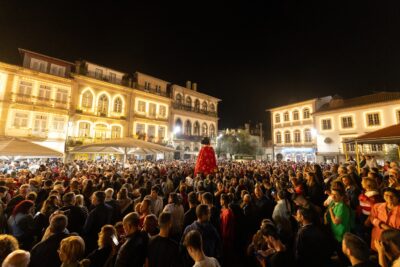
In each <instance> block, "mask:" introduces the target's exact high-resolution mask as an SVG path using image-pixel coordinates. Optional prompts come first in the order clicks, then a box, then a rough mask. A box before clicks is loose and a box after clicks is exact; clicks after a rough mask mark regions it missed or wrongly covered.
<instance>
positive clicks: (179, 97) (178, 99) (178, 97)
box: [175, 94, 182, 104]
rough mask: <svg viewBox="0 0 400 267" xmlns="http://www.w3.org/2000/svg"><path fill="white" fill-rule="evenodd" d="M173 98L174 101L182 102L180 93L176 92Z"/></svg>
mask: <svg viewBox="0 0 400 267" xmlns="http://www.w3.org/2000/svg"><path fill="white" fill-rule="evenodd" d="M175 99H176V102H178V103H179V104H182V95H181V94H177V95H176V97H175Z"/></svg>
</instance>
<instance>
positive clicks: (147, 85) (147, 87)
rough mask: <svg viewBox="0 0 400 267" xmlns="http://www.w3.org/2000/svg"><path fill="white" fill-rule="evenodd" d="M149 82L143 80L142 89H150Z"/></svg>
mask: <svg viewBox="0 0 400 267" xmlns="http://www.w3.org/2000/svg"><path fill="white" fill-rule="evenodd" d="M150 87H151V83H149V82H144V89H147V90H150Z"/></svg>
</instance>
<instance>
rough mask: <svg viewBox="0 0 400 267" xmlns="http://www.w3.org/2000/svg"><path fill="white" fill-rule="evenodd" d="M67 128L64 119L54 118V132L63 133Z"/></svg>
mask: <svg viewBox="0 0 400 267" xmlns="http://www.w3.org/2000/svg"><path fill="white" fill-rule="evenodd" d="M64 126H65V118H64V117H54V118H53V130H55V131H57V132H62V131H63V130H64Z"/></svg>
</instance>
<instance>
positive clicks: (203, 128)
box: [201, 123, 208, 136]
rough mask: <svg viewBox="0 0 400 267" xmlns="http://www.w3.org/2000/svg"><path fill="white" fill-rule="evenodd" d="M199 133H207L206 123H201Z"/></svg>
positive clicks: (204, 134) (205, 134) (203, 134)
mask: <svg viewBox="0 0 400 267" xmlns="http://www.w3.org/2000/svg"><path fill="white" fill-rule="evenodd" d="M201 135H202V136H207V135H208V127H207V124H206V123H203V125H202V126H201Z"/></svg>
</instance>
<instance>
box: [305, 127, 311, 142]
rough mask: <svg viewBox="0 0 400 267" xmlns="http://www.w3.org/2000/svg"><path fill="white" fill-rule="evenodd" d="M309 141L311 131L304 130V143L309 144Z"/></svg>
mask: <svg viewBox="0 0 400 267" xmlns="http://www.w3.org/2000/svg"><path fill="white" fill-rule="evenodd" d="M311 141H312V138H311V130H310V129H305V130H304V142H306V143H310V142H311Z"/></svg>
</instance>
